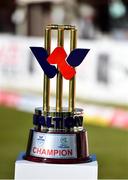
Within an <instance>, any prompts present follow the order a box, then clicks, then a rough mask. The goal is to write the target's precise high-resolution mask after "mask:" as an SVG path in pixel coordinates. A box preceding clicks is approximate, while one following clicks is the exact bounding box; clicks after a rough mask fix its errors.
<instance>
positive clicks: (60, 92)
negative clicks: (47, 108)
mask: <svg viewBox="0 0 128 180" xmlns="http://www.w3.org/2000/svg"><path fill="white" fill-rule="evenodd" d="M57 45H58V47H63V46H64V28H63V27H61V26H60V27H58V42H57ZM60 61H61V59H60ZM62 97H63V78H62V75H61V73H60V72H59V71H58V74H57V80H56V111H57V112H60V111H62Z"/></svg>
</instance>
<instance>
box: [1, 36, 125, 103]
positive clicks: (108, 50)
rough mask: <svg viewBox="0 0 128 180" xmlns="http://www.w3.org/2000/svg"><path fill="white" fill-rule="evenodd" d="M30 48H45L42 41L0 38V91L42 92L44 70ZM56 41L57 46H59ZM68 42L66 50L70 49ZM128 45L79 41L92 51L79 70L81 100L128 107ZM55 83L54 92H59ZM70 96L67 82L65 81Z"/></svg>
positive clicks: (13, 37)
mask: <svg viewBox="0 0 128 180" xmlns="http://www.w3.org/2000/svg"><path fill="white" fill-rule="evenodd" d="M29 46H43V41H42V38H28V37H15V36H9V35H1V36H0V88H1V89H4V90H5V89H15V90H17V91H19V90H20V91H21V90H24V91H32V92H42V74H43V72H42V70H41V68H40V66H39V65H38V63H37V61H36V60H35V58H34V56H33V55H32V53H31V51H30V49H29ZM55 46H56V45H55V41H54V40H53V47H55ZM68 46H69V45H68V41H66V42H65V49H66V50H67V49H68ZM127 46H128V43H127V42H117V41H112V40H105V39H103V40H97V41H96V40H95V41H86V40H78V47H79V48H90V49H91V50H90V52H89V53H88V55H87V56H86V59H85V61H84V62H83V63H82V64H81V65H80V66H79V67H78V68H77V97H80V98H81V99H89V100H93V101H100V102H108V103H119V104H128V95H127V89H128V60H127V57H128V50H127ZM54 81H55V80H51V83H52V85H51V87H52V89H51V91H52V92H54V91H55V90H54V89H55V82H54ZM64 86H65V89H66V94H67V92H68V88H67V87H68V86H67V82H66V81H64Z"/></svg>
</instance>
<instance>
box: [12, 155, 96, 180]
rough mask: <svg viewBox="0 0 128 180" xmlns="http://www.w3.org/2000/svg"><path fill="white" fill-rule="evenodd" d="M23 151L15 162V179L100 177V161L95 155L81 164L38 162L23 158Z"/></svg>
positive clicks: (61, 179)
mask: <svg viewBox="0 0 128 180" xmlns="http://www.w3.org/2000/svg"><path fill="white" fill-rule="evenodd" d="M23 155H24V153H21V154H20V155H19V157H18V159H17V160H16V162H15V179H16V180H18V179H38V180H39V179H41V180H47V179H48V180H54V179H55V180H85V179H97V178H98V163H97V161H96V157H95V155H92V156H91V158H92V161H91V162H88V163H80V164H49V163H36V162H31V161H26V160H24V159H23Z"/></svg>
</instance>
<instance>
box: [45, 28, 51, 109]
mask: <svg viewBox="0 0 128 180" xmlns="http://www.w3.org/2000/svg"><path fill="white" fill-rule="evenodd" d="M44 46H45V49H46V50H47V52H48V54H50V51H51V29H49V28H46V29H45V38H44ZM49 101H50V79H49V78H48V77H47V75H45V74H44V87H43V111H44V112H48V111H49V108H50V106H49Z"/></svg>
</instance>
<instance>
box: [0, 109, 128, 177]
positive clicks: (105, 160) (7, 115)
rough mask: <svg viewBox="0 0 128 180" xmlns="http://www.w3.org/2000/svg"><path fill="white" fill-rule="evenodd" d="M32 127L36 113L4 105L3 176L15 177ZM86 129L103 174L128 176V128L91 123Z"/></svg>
mask: <svg viewBox="0 0 128 180" xmlns="http://www.w3.org/2000/svg"><path fill="white" fill-rule="evenodd" d="M30 127H32V114H29V113H24V112H20V111H17V110H15V109H9V108H4V107H0V178H4V179H5V178H6V179H9V178H13V177H14V164H15V160H16V158H17V156H18V154H19V152H21V151H25V149H26V144H27V140H28V132H29V128H30ZM86 129H87V131H88V137H89V150H90V154H96V156H97V160H98V164H99V170H98V172H99V178H128V170H127V169H128V131H126V130H120V129H115V128H109V127H98V126H89V125H87V126H86ZM83 173H84V172H83Z"/></svg>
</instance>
